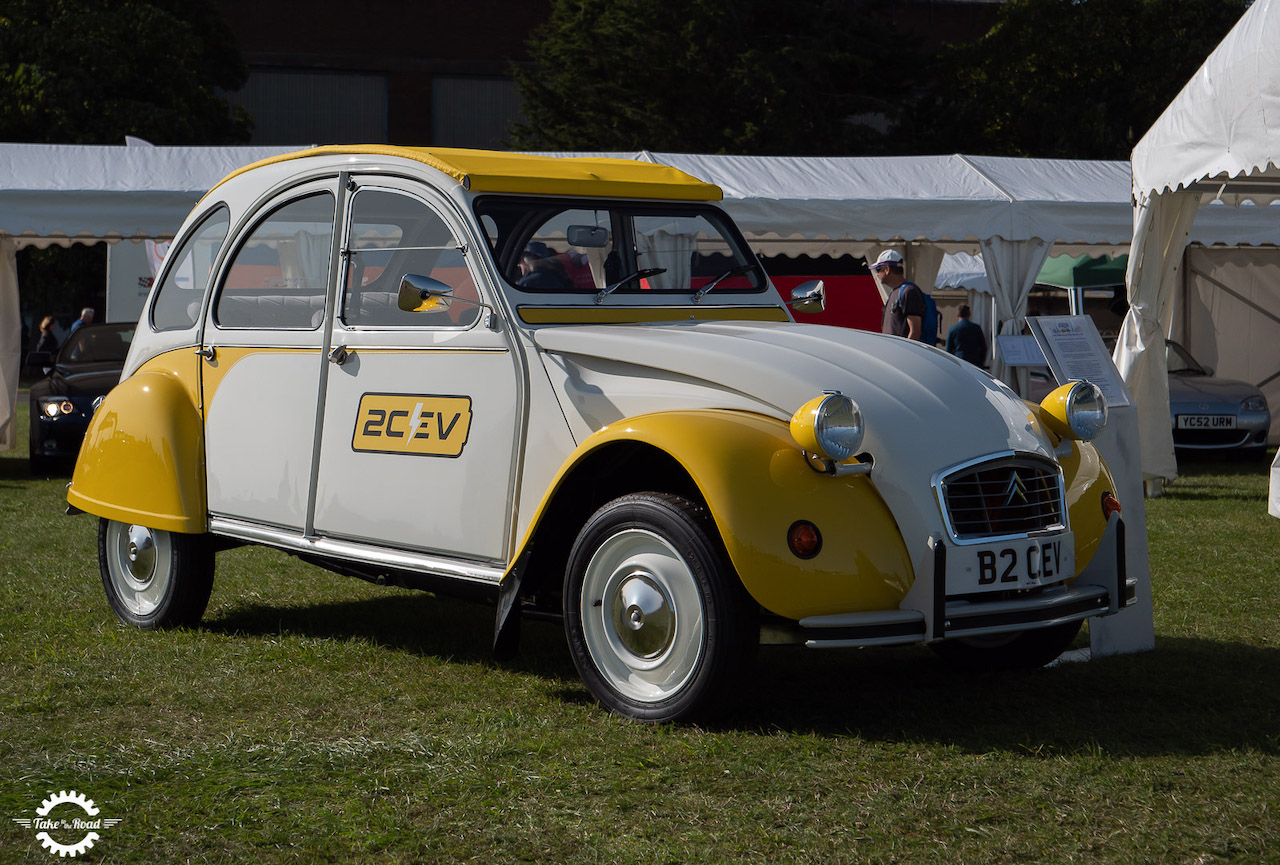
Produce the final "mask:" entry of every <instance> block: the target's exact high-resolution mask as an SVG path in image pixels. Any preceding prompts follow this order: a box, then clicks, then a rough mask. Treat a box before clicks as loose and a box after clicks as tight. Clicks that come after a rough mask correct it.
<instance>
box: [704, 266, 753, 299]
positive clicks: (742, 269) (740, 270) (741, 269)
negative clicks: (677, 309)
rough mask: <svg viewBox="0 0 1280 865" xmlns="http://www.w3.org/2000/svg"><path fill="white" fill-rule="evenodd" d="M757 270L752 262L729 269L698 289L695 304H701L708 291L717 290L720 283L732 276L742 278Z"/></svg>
mask: <svg viewBox="0 0 1280 865" xmlns="http://www.w3.org/2000/svg"><path fill="white" fill-rule="evenodd" d="M755 269H756V266H755V265H754V264H752V263H751V262H747V263H746V264H739V265H738V266H737V267H731V268H729V269H728V270H726V271H725V272H724V273H722V274H720V275H719V276H717V277H716V278H715V279H713V280H711V281H710V282H708V283H707V284H706V285H704V286H702V288H700V289H698V290H697V291H696V292H694V295H693V302H694V303H700V302H701V301H702V296H703V295H704V294H706V293H707V292H708V291H710V290H711V289H713V288H715V287H716V286H717V285H719V284H720V283H722V282H724V281H725V280H726V279H728V278H729V277H731V276H742V274H744V273H750V272H751V271H753V270H755Z"/></svg>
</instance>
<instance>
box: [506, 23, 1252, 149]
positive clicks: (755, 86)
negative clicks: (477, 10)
mask: <svg viewBox="0 0 1280 865" xmlns="http://www.w3.org/2000/svg"><path fill="white" fill-rule="evenodd" d="M1248 5H1249V0H1007V2H1005V3H1003V4H1001V5H1000V6H998V7H997V8H996V9H995V10H994V15H995V24H994V26H993V27H992V28H991V29H990V30H989V32H987V33H986V34H985V35H983V36H981V37H980V38H977V39H975V40H973V41H970V42H967V43H961V44H952V45H947V46H945V47H944V48H943V49H942V50H936V51H935V50H931V49H929V50H922V48H921V47H920V46H919V45H917V44H916V40H914V39H912V38H911V36H910V35H909V31H910V29H911V21H910V20H909V19H910V16H912V15H913V14H915V15H919V14H921V10H922V9H924V8H925V7H926V6H927V4H924V3H877V2H874V0H796V2H789V3H777V2H774V0H737V2H734V3H725V2H723V0H552V11H551V17H550V20H549V21H548V22H547V24H546V25H544V26H543V27H541V28H539V29H538V30H537V31H535V32H534V33H533V34H532V38H531V40H530V53H531V56H532V57H533V58H534V60H535V62H536V66H535V67H533V68H530V69H524V70H520V71H518V72H517V84H518V86H519V87H520V91H521V94H522V96H523V98H524V107H525V115H526V118H527V120H526V122H525V123H524V124H523V125H522V126H520V127H519V128H518V129H517V132H516V135H515V141H514V143H515V144H516V145H518V146H520V147H524V148H529V149H548V150H638V149H645V148H647V149H652V150H671V151H688V152H699V153H757V154H783V153H791V154H836V155H846V154H847V155H870V154H880V153H892V154H915V153H955V152H963V153H978V154H992V155H1008V156H1034V157H1062V158H1078V159H1127V158H1128V156H1129V153H1130V151H1131V150H1132V149H1133V145H1134V144H1135V143H1136V142H1137V140H1138V139H1139V138H1140V137H1141V136H1142V135H1143V134H1144V133H1145V132H1146V130H1147V129H1148V128H1149V127H1150V125H1151V124H1152V123H1153V122H1154V121H1155V119H1156V118H1157V117H1158V116H1159V114H1160V112H1161V111H1163V110H1164V108H1165V106H1167V105H1168V103H1169V101H1170V100H1171V99H1172V98H1173V97H1174V96H1175V95H1176V94H1177V93H1178V91H1179V90H1180V89H1181V88H1182V86H1183V85H1184V84H1185V83H1186V82H1187V80H1188V79H1189V78H1190V77H1191V75H1192V74H1193V73H1194V72H1195V70H1196V69H1197V68H1198V67H1199V66H1200V64H1201V63H1203V62H1204V59H1205V57H1206V56H1208V54H1209V52H1210V51H1212V50H1213V48H1214V47H1215V46H1216V45H1217V44H1218V42H1219V41H1221V39H1222V37H1223V36H1224V35H1226V33H1227V31H1228V30H1229V29H1230V28H1231V26H1232V25H1233V24H1235V22H1236V21H1237V20H1238V19H1239V17H1240V15H1241V14H1242V13H1243V12H1244V10H1245V9H1246V8H1247V7H1248ZM916 29H917V32H918V31H919V28H916Z"/></svg>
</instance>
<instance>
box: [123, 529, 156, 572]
mask: <svg viewBox="0 0 1280 865" xmlns="http://www.w3.org/2000/svg"><path fill="white" fill-rule="evenodd" d="M125 558H127V559H128V560H129V564H128V568H129V575H130V576H131V577H133V578H134V579H135V580H137V581H138V582H139V583H142V584H146V583H149V582H151V577H152V576H153V575H154V574H155V572H156V541H155V538H154V537H152V535H151V530H150V529H148V528H147V527H146V526H129V533H128V544H127V546H126V547H125Z"/></svg>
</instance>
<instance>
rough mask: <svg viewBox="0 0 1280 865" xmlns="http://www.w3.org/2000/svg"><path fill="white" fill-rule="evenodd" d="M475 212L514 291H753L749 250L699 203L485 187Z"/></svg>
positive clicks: (755, 280)
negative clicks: (501, 193) (513, 193)
mask: <svg viewBox="0 0 1280 865" xmlns="http://www.w3.org/2000/svg"><path fill="white" fill-rule="evenodd" d="M475 209H476V216H477V217H478V218H479V220H480V224H481V225H482V226H484V229H485V233H486V235H487V236H488V241H489V249H490V252H491V253H492V254H493V258H494V261H495V262H496V263H497V265H498V269H499V271H500V272H501V273H502V275H503V277H504V278H505V279H506V280H507V281H508V282H509V283H511V284H512V285H513V286H515V287H517V288H519V289H521V290H524V291H544V292H559V293H563V292H583V293H587V292H590V293H598V292H601V291H604V290H606V289H609V288H611V287H615V286H616V288H614V291H616V292H617V293H618V294H634V293H644V292H661V293H690V292H697V291H699V290H702V289H707V288H708V287H711V290H712V291H713V292H716V293H719V292H731V291H736V292H743V291H753V292H754V291H761V290H763V289H764V285H765V283H764V277H763V274H762V272H761V271H760V268H759V265H758V264H757V263H756V259H755V256H754V255H753V254H751V252H750V250H749V249H747V247H746V245H745V243H744V242H743V241H742V239H741V236H740V235H739V234H738V233H737V231H736V230H735V229H734V228H733V227H732V224H731V223H730V222H729V221H728V219H727V218H725V216H724V214H722V213H721V212H720V211H719V210H716V209H715V208H713V207H707V206H705V205H680V204H655V203H645V202H619V201H600V202H589V201H587V202H584V201H582V200H580V199H577V200H563V201H558V200H551V199H532V198H502V197H497V196H487V197H483V198H480V199H477V200H476V204H475Z"/></svg>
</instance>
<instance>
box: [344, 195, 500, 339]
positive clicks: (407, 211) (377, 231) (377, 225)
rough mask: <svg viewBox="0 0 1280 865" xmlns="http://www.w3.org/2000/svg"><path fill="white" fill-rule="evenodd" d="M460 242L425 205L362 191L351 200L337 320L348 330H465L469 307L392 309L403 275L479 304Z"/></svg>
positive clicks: (473, 313)
mask: <svg viewBox="0 0 1280 865" xmlns="http://www.w3.org/2000/svg"><path fill="white" fill-rule="evenodd" d="M459 246H460V244H459V243H458V240H457V239H456V238H455V237H454V236H453V232H452V231H450V230H449V226H448V225H446V224H445V222H444V220H443V219H441V217H440V215H439V214H437V213H436V212H435V211H434V210H433V209H431V208H430V207H429V206H428V205H427V204H426V203H425V202H423V201H421V200H419V199H417V198H414V197H412V196H409V195H404V194H401V193H398V192H391V191H388V190H385V189H362V190H360V191H358V192H357V193H356V194H355V196H354V197H353V199H352V204H351V230H350V233H349V235H348V240H347V249H348V251H349V252H350V255H349V256H348V264H347V274H346V283H345V288H344V290H343V295H342V321H343V323H344V324H347V325H349V326H352V327H469V326H470V325H471V324H472V323H473V322H474V321H475V320H476V318H477V317H479V314H480V307H479V306H477V305H476V304H474V303H465V302H459V303H448V302H446V303H443V304H440V306H439V308H438V310H437V311H433V312H404V311H402V310H401V309H400V308H399V306H398V305H397V297H398V294H399V289H400V280H401V279H402V278H403V277H404V276H405V274H409V273H413V274H418V275H419V276H429V277H431V278H432V279H436V280H439V281H440V282H443V283H444V284H445V285H447V286H449V287H450V288H452V289H453V296H454V297H455V298H461V299H465V300H479V297H480V295H479V293H478V292H477V291H476V286H475V282H474V281H473V280H472V278H471V271H470V270H469V269H468V268H467V263H466V259H465V257H464V256H463V254H462V251H461V250H460V249H459Z"/></svg>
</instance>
